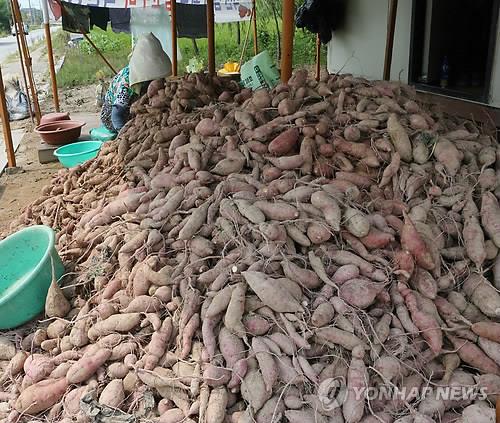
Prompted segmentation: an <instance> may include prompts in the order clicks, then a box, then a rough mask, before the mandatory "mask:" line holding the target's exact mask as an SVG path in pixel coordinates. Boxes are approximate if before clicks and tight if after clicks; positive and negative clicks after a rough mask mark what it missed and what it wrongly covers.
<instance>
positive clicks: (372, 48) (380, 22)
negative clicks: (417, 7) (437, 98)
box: [328, 0, 500, 107]
mask: <svg viewBox="0 0 500 423" xmlns="http://www.w3.org/2000/svg"><path fill="white" fill-rule="evenodd" d="M419 1H420V0H419ZM428 1H430V0H428ZM388 3H389V2H388V0H349V1H348V2H347V13H346V22H345V24H344V25H343V28H342V29H341V30H338V31H336V32H335V33H334V35H333V38H332V40H331V41H330V43H329V45H328V70H329V72H332V73H335V72H339V71H341V72H342V73H352V74H354V75H359V76H364V77H366V78H369V79H381V78H382V75H383V69H384V55H385V43H386V37H387V8H388ZM411 14H412V0H400V1H399V4H398V14H397V19H396V32H395V36H394V51H393V57H392V68H391V79H393V80H401V81H402V82H408V67H409V57H410V35H411V34H410V32H411ZM427 38H428V37H427ZM497 40H500V22H499V25H498V26H497ZM424 48H427V49H428V45H427V46H424ZM427 51H428V50H427ZM489 104H491V105H493V106H495V107H500V41H499V42H497V45H496V53H495V62H494V65H493V73H492V78H491V88H490V103H489Z"/></svg>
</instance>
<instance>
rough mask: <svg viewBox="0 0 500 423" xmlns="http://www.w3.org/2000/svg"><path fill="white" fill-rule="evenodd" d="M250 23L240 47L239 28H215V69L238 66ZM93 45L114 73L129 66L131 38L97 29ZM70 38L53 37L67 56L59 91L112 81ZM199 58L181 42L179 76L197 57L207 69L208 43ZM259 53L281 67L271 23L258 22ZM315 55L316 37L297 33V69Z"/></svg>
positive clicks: (86, 48)
mask: <svg viewBox="0 0 500 423" xmlns="http://www.w3.org/2000/svg"><path fill="white" fill-rule="evenodd" d="M249 25H250V23H248V22H244V23H241V24H240V44H238V37H237V24H236V23H233V24H219V25H216V35H215V39H216V66H217V68H221V67H222V65H223V64H224V63H225V62H228V61H234V62H239V60H240V56H241V54H242V53H241V52H242V49H243V44H244V40H245V37H246V34H247V30H248V27H249ZM90 36H91V38H92V41H94V43H95V44H96V45H97V47H98V48H99V49H100V50H101V51H102V52H103V54H104V55H105V56H106V58H107V59H108V60H109V62H111V64H112V65H113V66H114V67H115V69H117V70H118V69H121V68H122V67H123V66H125V65H126V64H127V62H128V55H129V53H130V51H131V37H130V35H127V34H123V33H121V34H115V33H113V32H112V31H111V30H108V31H102V30H100V29H94V30H92V31H91V35H90ZM68 40H69V35H68V34H67V33H64V32H63V31H60V32H58V33H56V34H55V35H54V36H53V45H54V52H55V54H56V56H59V57H60V56H61V55H62V54H65V56H66V57H65V61H64V65H63V67H62V69H61V70H60V72H59V74H58V76H57V82H58V85H59V86H60V87H73V86H78V85H85V84H91V83H95V82H96V80H97V78H96V74H97V72H102V73H104V75H105V76H106V77H111V76H112V75H111V71H110V70H109V68H108V67H107V66H106V65H105V64H104V62H103V61H102V59H101V58H100V57H99V56H98V55H97V53H96V52H95V51H94V50H93V49H92V47H91V46H90V45H89V43H87V42H86V41H82V42H81V43H80V44H79V45H78V46H77V47H74V48H69V47H68V45H67V43H68ZM196 43H197V47H198V55H197V54H196V52H195V48H194V44H193V42H192V40H191V39H186V38H181V39H179V49H180V50H181V53H182V60H181V61H179V73H180V74H182V73H184V72H185V71H186V66H187V65H188V63H189V60H190V59H191V58H194V57H196V58H197V59H198V61H201V62H202V63H203V65H204V66H205V67H206V65H207V62H208V53H207V51H208V49H207V40H206V39H198V40H196ZM258 43H259V51H263V50H268V51H269V53H270V55H271V57H272V58H273V59H275V60H276V61H277V62H278V63H279V57H278V53H277V52H278V36H277V34H276V30H275V26H274V24H273V23H272V22H271V21H264V20H261V21H259V22H258ZM253 51H254V50H253V34H252V31H251V29H250V33H249V38H248V43H247V46H246V49H245V50H244V52H243V56H242V57H243V63H244V62H245V61H247V60H248V59H250V58H251V57H252V56H253ZM325 52H326V48H325V47H323V49H322V59H323V60H322V62H323V63H325V60H326V54H325ZM315 54H316V37H315V35H313V34H311V33H308V32H304V31H302V30H296V31H295V44H294V55H293V62H294V65H296V66H297V65H301V66H305V65H313V64H314V63H315Z"/></svg>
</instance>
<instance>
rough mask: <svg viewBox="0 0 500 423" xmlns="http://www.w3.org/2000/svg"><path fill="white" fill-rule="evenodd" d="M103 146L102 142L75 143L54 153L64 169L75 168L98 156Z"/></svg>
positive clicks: (64, 146)
mask: <svg viewBox="0 0 500 423" xmlns="http://www.w3.org/2000/svg"><path fill="white" fill-rule="evenodd" d="M102 144H103V143H102V142H101V141H80V142H75V143H73V144H68V145H63V146H62V147H59V148H58V149H57V150H56V151H54V156H56V157H57V158H58V159H59V161H60V162H61V164H62V165H63V166H64V167H75V166H78V165H79V164H82V163H84V162H86V161H87V160H90V159H93V158H94V157H95V156H97V154H98V153H99V150H100V149H101V147H102Z"/></svg>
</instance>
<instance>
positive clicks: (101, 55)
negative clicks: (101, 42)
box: [82, 33, 117, 75]
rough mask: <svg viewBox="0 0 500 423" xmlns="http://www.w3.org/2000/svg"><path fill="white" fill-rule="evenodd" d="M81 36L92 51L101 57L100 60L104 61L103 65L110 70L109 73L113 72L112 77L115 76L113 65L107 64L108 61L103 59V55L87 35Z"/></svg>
mask: <svg viewBox="0 0 500 423" xmlns="http://www.w3.org/2000/svg"><path fill="white" fill-rule="evenodd" d="M82 35H83V36H84V37H85V39H86V40H87V41H88V42H89V44H90V45H91V46H92V47H93V48H94V50H95V51H96V52H97V54H98V55H99V56H100V57H101V59H102V60H104V63H106V64H107V65H108V67H109V68H110V69H111V71H112V72H113V74H114V75H116V73H117V72H116V70H115V68H114V67H113V65H112V64H111V63H109V62H108V59H106V58H105V57H104V54H102V53H101V50H99V49H98V48H97V46H96V45H95V44H94V42H93V41H92V40H91V39H90V37H89V36H88V35H87V34H83V33H82Z"/></svg>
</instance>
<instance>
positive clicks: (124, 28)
mask: <svg viewBox="0 0 500 423" xmlns="http://www.w3.org/2000/svg"><path fill="white" fill-rule="evenodd" d="M109 20H110V21H111V29H112V30H113V32H126V33H128V34H130V9H121V8H114V7H113V8H110V9H109Z"/></svg>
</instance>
